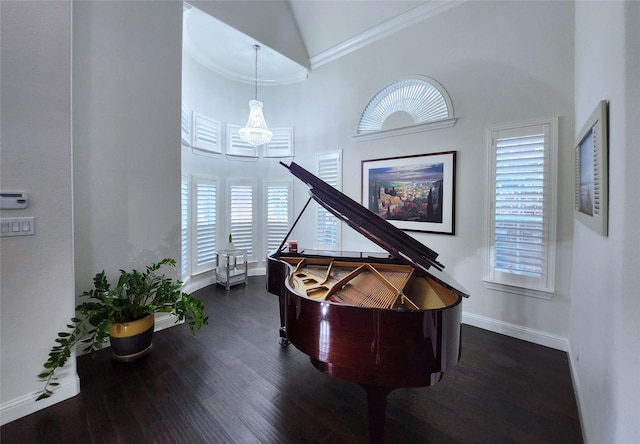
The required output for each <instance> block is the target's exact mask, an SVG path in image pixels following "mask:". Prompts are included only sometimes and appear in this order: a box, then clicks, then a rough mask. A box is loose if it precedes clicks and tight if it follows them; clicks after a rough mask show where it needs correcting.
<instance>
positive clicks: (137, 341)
mask: <svg viewBox="0 0 640 444" xmlns="http://www.w3.org/2000/svg"><path fill="white" fill-rule="evenodd" d="M154 320H155V318H154V315H153V314H150V315H148V316H146V317H144V318H142V319H138V320H137V321H133V322H122V323H118V322H114V323H112V324H111V325H110V326H109V335H110V337H111V349H112V351H113V354H112V356H113V359H115V360H117V361H123V362H131V361H135V360H136V359H138V358H140V357H142V356H144V355H146V354H147V353H149V352H150V351H151V348H152V344H151V340H152V338H153V326H154Z"/></svg>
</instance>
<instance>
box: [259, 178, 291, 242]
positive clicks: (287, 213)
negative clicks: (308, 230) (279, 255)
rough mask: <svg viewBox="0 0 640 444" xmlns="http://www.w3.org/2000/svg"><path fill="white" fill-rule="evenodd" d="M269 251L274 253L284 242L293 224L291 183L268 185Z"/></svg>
mask: <svg viewBox="0 0 640 444" xmlns="http://www.w3.org/2000/svg"><path fill="white" fill-rule="evenodd" d="M265 186H266V193H265V194H266V199H265V200H266V205H267V251H274V250H275V249H277V248H278V247H279V246H280V244H281V243H282V241H283V240H284V238H285V236H286V235H287V232H288V231H289V228H290V224H291V210H290V208H291V183H287V182H284V183H267V184H266V185H265Z"/></svg>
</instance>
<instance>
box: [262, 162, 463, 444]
mask: <svg viewBox="0 0 640 444" xmlns="http://www.w3.org/2000/svg"><path fill="white" fill-rule="evenodd" d="M283 165H284V164H283ZM284 166H285V167H287V168H288V169H289V170H290V172H291V173H292V174H294V175H295V176H296V177H298V178H299V179H300V180H302V181H303V182H305V183H306V184H307V185H308V186H309V187H310V194H311V198H313V199H315V200H316V201H317V202H318V203H319V204H320V205H322V206H324V207H325V208H326V209H327V210H328V211H330V212H331V213H332V214H334V215H335V216H337V217H338V218H340V219H341V220H342V221H344V222H345V223H347V224H348V225H349V226H351V227H353V228H354V229H356V230H358V231H359V232H360V233H362V234H363V235H364V236H366V237H367V238H368V239H370V240H372V241H374V242H375V243H377V244H378V245H379V246H381V247H382V248H384V249H385V250H386V251H388V252H389V253H390V254H391V256H389V255H384V254H372V255H365V254H363V253H344V252H340V253H333V252H313V251H310V250H302V251H300V252H296V253H294V252H289V251H286V252H285V251H284V250H283V246H284V245H285V243H286V238H285V239H284V240H283V242H282V244H281V246H280V248H279V249H278V250H277V251H276V252H274V253H272V254H270V255H269V257H268V258H267V259H268V260H267V290H268V291H269V292H271V293H273V294H276V295H278V297H279V301H280V321H281V326H280V336H281V343H282V344H283V345H287V344H288V343H289V342H290V343H292V344H293V345H294V346H295V347H296V348H298V349H299V350H300V351H302V352H303V353H305V354H307V355H308V356H309V358H310V359H311V363H312V364H313V365H314V366H315V367H316V368H317V369H318V370H320V371H321V372H323V373H325V374H327V375H329V376H332V377H335V378H340V379H343V380H347V381H353V382H356V383H358V384H360V385H361V386H362V387H363V389H364V390H365V392H366V393H367V399H368V414H369V440H370V442H371V443H381V442H382V441H383V438H384V422H385V421H384V419H385V412H386V397H387V394H388V393H389V392H390V391H391V390H393V389H395V388H398V387H426V386H430V385H433V384H435V383H437V382H438V381H439V380H440V379H441V378H442V374H443V372H444V371H445V370H446V369H447V368H449V367H452V366H453V365H455V364H456V363H457V362H458V360H459V359H460V332H461V328H460V324H461V316H462V303H461V302H462V297H463V296H464V297H467V296H468V293H467V292H466V290H464V289H463V288H462V286H460V285H459V284H458V283H457V282H455V281H454V280H453V279H452V278H451V277H450V276H448V275H447V274H446V273H445V272H444V271H442V270H443V268H444V266H443V265H442V264H440V263H439V262H437V261H436V257H437V253H435V252H434V251H432V250H430V249H429V248H427V247H425V246H424V245H423V244H421V243H420V242H418V241H416V240H415V239H413V238H412V237H411V236H409V235H407V234H406V233H404V232H402V231H401V230H399V229H397V228H396V227H394V226H393V225H391V224H390V223H389V222H387V221H385V220H383V219H381V218H380V217H378V216H377V215H375V214H373V213H371V212H370V211H369V210H368V209H366V208H365V207H363V206H361V205H360V204H358V203H357V202H355V201H353V200H352V199H350V198H349V197H347V196H345V195H344V194H342V193H341V192H339V191H337V190H335V189H334V188H333V187H331V186H329V185H327V184H326V183H325V182H323V181H322V180H320V179H319V178H317V177H316V176H314V175H313V174H311V173H309V172H308V171H306V170H305V169H303V168H302V167H300V166H299V165H297V164H295V163H291V165H289V166H287V165H284ZM307 204H308V203H307ZM305 208H306V206H305ZM303 211H304V210H303ZM298 219H299V217H298ZM296 222H297V221H296ZM294 226H295V223H294ZM292 230H293V227H292ZM290 233H291V230H290V231H289V234H290ZM289 234H287V237H288V236H289Z"/></svg>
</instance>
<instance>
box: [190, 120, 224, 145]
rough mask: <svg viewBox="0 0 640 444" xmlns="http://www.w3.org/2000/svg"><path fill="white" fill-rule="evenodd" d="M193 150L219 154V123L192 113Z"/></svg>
mask: <svg viewBox="0 0 640 444" xmlns="http://www.w3.org/2000/svg"><path fill="white" fill-rule="evenodd" d="M193 148H196V149H198V150H201V151H205V152H209V153H215V154H220V153H222V148H221V146H220V122H218V121H217V120H213V119H210V118H208V117H206V116H204V115H202V114H198V113H196V112H194V113H193Z"/></svg>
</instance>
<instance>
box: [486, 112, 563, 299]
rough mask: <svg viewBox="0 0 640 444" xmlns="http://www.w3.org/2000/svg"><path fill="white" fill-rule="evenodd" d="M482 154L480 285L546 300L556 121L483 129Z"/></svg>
mask: <svg viewBox="0 0 640 444" xmlns="http://www.w3.org/2000/svg"><path fill="white" fill-rule="evenodd" d="M487 149H488V156H487V158H488V159H489V178H490V182H489V184H490V186H489V187H488V196H487V200H488V202H489V208H490V211H489V214H488V224H487V226H488V230H487V239H488V248H487V252H488V257H487V260H486V270H485V281H486V282H487V283H488V284H489V286H490V287H492V288H499V289H502V290H506V291H512V292H516V293H524V294H529V295H532V296H538V297H544V298H549V297H550V294H551V293H553V291H554V275H555V273H554V269H555V231H556V187H557V185H556V164H557V136H556V121H555V120H553V121H541V122H533V123H529V124H519V125H512V126H503V127H494V128H488V129H487Z"/></svg>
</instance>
